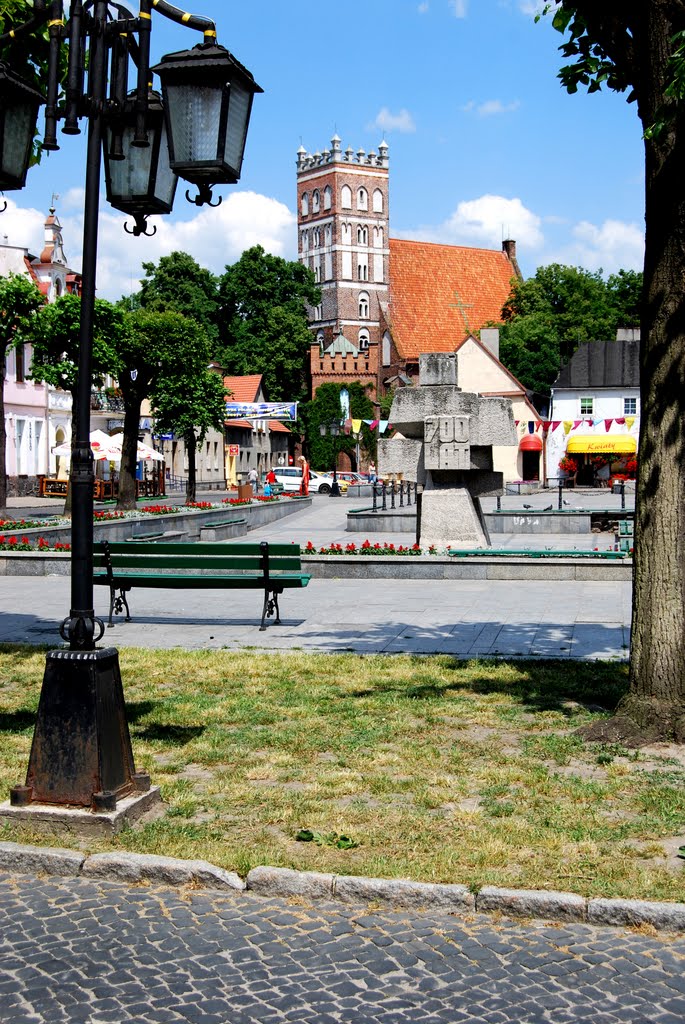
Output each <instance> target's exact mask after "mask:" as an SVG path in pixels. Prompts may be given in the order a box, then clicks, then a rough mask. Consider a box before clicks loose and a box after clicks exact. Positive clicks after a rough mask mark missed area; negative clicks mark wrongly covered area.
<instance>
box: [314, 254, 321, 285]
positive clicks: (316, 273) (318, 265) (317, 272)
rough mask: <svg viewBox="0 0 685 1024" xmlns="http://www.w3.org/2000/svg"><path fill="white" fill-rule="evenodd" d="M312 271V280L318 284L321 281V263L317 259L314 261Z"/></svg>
mask: <svg viewBox="0 0 685 1024" xmlns="http://www.w3.org/2000/svg"><path fill="white" fill-rule="evenodd" d="M312 269H313V270H314V280H315V281H316V283H317V284H318V283H319V281H320V280H321V262H320V261H319V259H318V257H317V258H316V259H315V260H314V267H313V268H312Z"/></svg>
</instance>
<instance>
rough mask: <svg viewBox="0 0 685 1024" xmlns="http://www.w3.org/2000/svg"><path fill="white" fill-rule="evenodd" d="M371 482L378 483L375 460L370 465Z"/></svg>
mask: <svg viewBox="0 0 685 1024" xmlns="http://www.w3.org/2000/svg"><path fill="white" fill-rule="evenodd" d="M369 480H370V482H371V483H372V484H375V482H376V463H375V462H374V461H373V460H372V461H371V462H370V463H369Z"/></svg>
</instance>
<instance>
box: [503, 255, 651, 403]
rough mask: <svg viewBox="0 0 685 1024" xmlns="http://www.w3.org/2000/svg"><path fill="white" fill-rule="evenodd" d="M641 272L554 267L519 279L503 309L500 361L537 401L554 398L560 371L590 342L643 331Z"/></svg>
mask: <svg viewBox="0 0 685 1024" xmlns="http://www.w3.org/2000/svg"><path fill="white" fill-rule="evenodd" d="M641 289H642V274H640V273H637V272H635V271H632V270H620V271H619V272H618V274H612V275H611V276H610V277H609V278H608V279H607V280H605V279H604V278H603V276H602V272H601V271H590V270H583V269H582V268H581V267H569V266H564V265H562V264H559V263H552V264H550V265H549V266H546V267H539V268H538V270H537V271H536V273H535V275H534V277H531V278H529V279H528V280H527V281H515V282H514V284H513V286H512V293H511V296H510V297H509V299H508V300H507V302H506V303H505V305H504V307H503V309H502V318H503V320H504V324H503V326H502V327H501V328H500V358H501V360H502V362H503V363H504V365H505V366H506V367H507V368H508V369H509V370H511V372H512V373H513V374H514V375H515V376H516V377H518V379H519V380H520V381H521V383H522V384H524V385H525V387H527V388H529V389H530V390H531V391H533V392H534V394H535V397H536V398H540V397H544V396H546V395H548V394H549V389H550V387H551V385H552V383H553V381H554V379H555V377H556V376H557V374H558V372H559V369H560V368H561V366H563V365H564V364H565V363H567V362H568V361H569V359H570V358H571V356H572V355H573V353H574V352H575V351H576V349H577V348H578V346H579V345H581V344H582V343H583V342H586V341H598V340H602V341H605V340H607V339H610V338H614V337H615V336H616V330H617V328H618V327H638V326H639V323H640V303H641Z"/></svg>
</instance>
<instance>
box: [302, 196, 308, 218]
mask: <svg viewBox="0 0 685 1024" xmlns="http://www.w3.org/2000/svg"><path fill="white" fill-rule="evenodd" d="M302 216H303V217H308V216H309V193H308V192H303V193H302Z"/></svg>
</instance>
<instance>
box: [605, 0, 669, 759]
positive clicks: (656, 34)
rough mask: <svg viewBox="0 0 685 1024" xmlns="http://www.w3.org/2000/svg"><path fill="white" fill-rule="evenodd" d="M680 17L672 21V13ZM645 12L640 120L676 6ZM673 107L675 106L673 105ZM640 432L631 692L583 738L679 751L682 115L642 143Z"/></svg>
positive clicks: (656, 98) (657, 90) (660, 79)
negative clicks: (661, 743)
mask: <svg viewBox="0 0 685 1024" xmlns="http://www.w3.org/2000/svg"><path fill="white" fill-rule="evenodd" d="M675 8H679V21H677V20H676V19H675V18H674V17H673V11H674V9H675ZM675 8H674V5H673V4H672V3H664V2H662V0H650V2H649V3H645V6H644V10H645V15H644V21H645V32H644V33H635V34H634V39H635V45H636V46H637V47H639V48H640V49H641V51H642V52H641V53H640V55H639V64H640V67H641V69H642V72H641V76H640V88H639V91H638V104H639V114H640V118H641V120H642V124H643V126H644V127H645V128H648V127H649V126H650V125H652V124H654V123H655V121H657V120H658V119H659V108H660V106H661V104H662V102H663V96H664V88H665V86H666V84H667V81H668V76H669V74H670V69H669V64H668V59H669V55H670V52H671V46H672V44H671V39H672V36H673V34H674V33H675V32H676V31H678V30H680V29H682V28H683V27H685V26H684V25H683V24H682V23H681V22H682V20H683V18H684V16H685V11H684V10H683V5H682V4H677V5H675ZM680 106H682V104H680ZM645 156H646V178H645V188H646V194H645V220H646V240H645V269H644V289H645V291H644V308H643V316H642V325H641V338H642V342H641V365H640V402H641V410H640V411H641V427H640V445H639V454H638V476H637V495H636V507H635V545H634V570H633V614H632V643H631V660H630V688H629V692H628V694H627V695H626V697H625V698H624V699H623V700H622V701H621V703H620V704H619V707H618V709H617V714H616V718H615V719H613V720H610V721H609V722H608V723H604V724H598V725H597V726H596V727H594V728H591V729H590V730H587V731H586V736H588V738H591V739H600V738H602V739H606V738H611V739H624V740H626V741H629V742H630V743H631V744H632V745H634V746H639V745H641V744H642V743H645V742H650V741H653V740H655V739H666V740H675V741H676V742H679V743H681V742H685V537H684V529H685V420H684V417H683V396H684V395H685V190H684V189H683V181H684V180H685V113H684V112H682V111H681V112H677V113H676V116H675V119H674V121H673V122H672V123H669V124H668V125H667V127H666V128H665V129H664V131H663V132H662V133H661V134H659V135H657V137H656V138H655V139H647V140H645Z"/></svg>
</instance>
